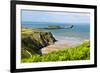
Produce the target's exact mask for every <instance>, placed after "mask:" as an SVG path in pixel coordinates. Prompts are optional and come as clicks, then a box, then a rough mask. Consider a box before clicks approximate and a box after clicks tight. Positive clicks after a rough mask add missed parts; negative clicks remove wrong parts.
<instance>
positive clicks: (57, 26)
mask: <svg viewBox="0 0 100 73" xmlns="http://www.w3.org/2000/svg"><path fill="white" fill-rule="evenodd" d="M73 27H74V25H71V26H69V27H64V26H59V25H50V26H48V27H46V28H39V29H69V28H73Z"/></svg>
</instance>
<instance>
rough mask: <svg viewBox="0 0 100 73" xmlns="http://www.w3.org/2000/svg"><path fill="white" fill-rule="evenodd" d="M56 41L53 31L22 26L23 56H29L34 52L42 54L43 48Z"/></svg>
mask: <svg viewBox="0 0 100 73" xmlns="http://www.w3.org/2000/svg"><path fill="white" fill-rule="evenodd" d="M54 42H56V39H55V38H54V37H53V35H52V33H51V32H46V31H41V30H37V29H26V28H22V31H21V57H22V58H29V57H32V55H33V54H42V52H41V48H43V47H46V46H48V45H50V44H53V43H54Z"/></svg>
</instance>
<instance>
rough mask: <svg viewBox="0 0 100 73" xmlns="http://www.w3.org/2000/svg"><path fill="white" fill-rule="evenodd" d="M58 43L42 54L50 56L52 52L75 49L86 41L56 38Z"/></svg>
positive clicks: (44, 50) (72, 38)
mask: <svg viewBox="0 0 100 73" xmlns="http://www.w3.org/2000/svg"><path fill="white" fill-rule="evenodd" d="M56 39H57V42H55V43H54V44H52V45H49V46H46V47H44V48H42V49H41V52H42V54H48V53H50V52H52V51H57V50H63V49H64V48H73V47H76V46H78V45H80V44H82V43H83V42H84V41H86V40H87V39H86V40H82V39H79V38H74V37H67V36H66V37H60V36H59V37H56Z"/></svg>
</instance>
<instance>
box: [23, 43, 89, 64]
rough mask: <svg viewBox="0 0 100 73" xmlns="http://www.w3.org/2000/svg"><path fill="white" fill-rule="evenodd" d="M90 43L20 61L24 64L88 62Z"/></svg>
mask: <svg viewBox="0 0 100 73" xmlns="http://www.w3.org/2000/svg"><path fill="white" fill-rule="evenodd" d="M89 59H90V43H89V41H85V42H84V43H83V44H81V45H79V46H77V47H74V48H65V49H64V50H59V51H54V52H51V53H49V54H46V55H33V56H32V58H26V59H25V58H24V59H22V62H23V63H26V62H48V61H67V60H89Z"/></svg>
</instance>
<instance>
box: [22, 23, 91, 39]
mask: <svg viewBox="0 0 100 73" xmlns="http://www.w3.org/2000/svg"><path fill="white" fill-rule="evenodd" d="M50 25H60V26H64V27H65V28H67V27H69V26H70V25H74V27H73V28H71V29H54V30H48V29H45V30H46V31H49V32H51V33H53V35H54V36H55V37H56V38H59V37H64V38H67V39H68V38H75V39H76V38H77V39H79V40H89V39H90V24H86V23H82V24H79V23H77V24H76V23H75V24H68V23H49V22H22V27H27V28H46V27H48V26H50Z"/></svg>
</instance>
